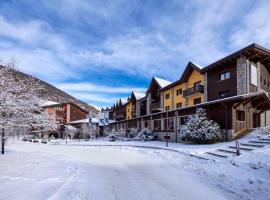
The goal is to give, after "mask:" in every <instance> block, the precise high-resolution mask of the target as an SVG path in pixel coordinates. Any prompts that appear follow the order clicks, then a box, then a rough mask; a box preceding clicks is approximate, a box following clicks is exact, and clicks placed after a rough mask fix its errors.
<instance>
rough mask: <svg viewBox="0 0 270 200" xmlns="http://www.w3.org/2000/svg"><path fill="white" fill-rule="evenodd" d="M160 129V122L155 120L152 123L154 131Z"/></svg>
mask: <svg viewBox="0 0 270 200" xmlns="http://www.w3.org/2000/svg"><path fill="white" fill-rule="evenodd" d="M160 129H161V121H160V120H155V121H154V130H160Z"/></svg>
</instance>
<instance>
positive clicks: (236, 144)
mask: <svg viewBox="0 0 270 200" xmlns="http://www.w3.org/2000/svg"><path fill="white" fill-rule="evenodd" d="M235 149H236V155H237V156H239V155H240V148H239V142H238V141H235Z"/></svg>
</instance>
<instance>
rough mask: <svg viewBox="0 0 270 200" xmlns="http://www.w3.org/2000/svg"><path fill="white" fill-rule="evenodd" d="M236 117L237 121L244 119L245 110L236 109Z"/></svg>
mask: <svg viewBox="0 0 270 200" xmlns="http://www.w3.org/2000/svg"><path fill="white" fill-rule="evenodd" d="M236 117H237V120H238V121H245V111H242V110H237V111H236Z"/></svg>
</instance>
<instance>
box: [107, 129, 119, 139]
mask: <svg viewBox="0 0 270 200" xmlns="http://www.w3.org/2000/svg"><path fill="white" fill-rule="evenodd" d="M117 138H118V135H116V132H115V130H114V129H112V131H111V133H110V134H109V135H108V139H109V141H111V142H114V141H115V140H116V139H117Z"/></svg>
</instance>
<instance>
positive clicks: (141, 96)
mask: <svg viewBox="0 0 270 200" xmlns="http://www.w3.org/2000/svg"><path fill="white" fill-rule="evenodd" d="M133 93H134V95H135V98H136V99H137V100H140V99H142V98H143V97H145V92H133Z"/></svg>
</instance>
